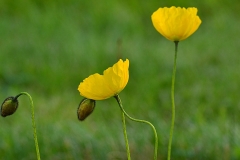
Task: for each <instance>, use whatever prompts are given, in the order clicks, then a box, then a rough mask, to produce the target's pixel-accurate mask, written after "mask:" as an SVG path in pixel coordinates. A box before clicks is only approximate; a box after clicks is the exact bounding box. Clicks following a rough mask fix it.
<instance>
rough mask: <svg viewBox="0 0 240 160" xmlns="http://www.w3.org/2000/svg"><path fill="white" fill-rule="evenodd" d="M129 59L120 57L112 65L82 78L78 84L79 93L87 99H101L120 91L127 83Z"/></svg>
mask: <svg viewBox="0 0 240 160" xmlns="http://www.w3.org/2000/svg"><path fill="white" fill-rule="evenodd" d="M128 67H129V60H128V59H126V61H123V60H122V59H120V60H119V61H118V62H117V63H116V64H114V65H113V66H112V67H109V68H108V69H106V70H105V71H104V72H103V75H100V74H98V73H95V74H93V75H90V76H89V77H88V78H86V79H84V80H83V82H81V83H80V85H79V86H78V90H79V92H80V95H82V96H83V97H86V98H88V99H93V100H103V99H107V98H110V97H112V96H115V95H116V94H118V93H120V92H121V91H122V90H123V89H124V88H125V86H126V85H127V83H128V79H129V71H128Z"/></svg>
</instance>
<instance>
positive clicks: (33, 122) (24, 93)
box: [15, 92, 41, 160]
mask: <svg viewBox="0 0 240 160" xmlns="http://www.w3.org/2000/svg"><path fill="white" fill-rule="evenodd" d="M21 95H26V96H27V97H28V98H29V101H30V103H31V109H32V128H33V137H34V141H35V147H36V153H37V160H41V158H40V152H39V147H38V140H37V130H36V124H35V120H34V105H33V100H32V97H31V96H30V94H28V93H27V92H21V93H20V94H19V95H17V96H16V97H15V98H18V97H19V96H21Z"/></svg>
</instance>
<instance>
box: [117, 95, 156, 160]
mask: <svg viewBox="0 0 240 160" xmlns="http://www.w3.org/2000/svg"><path fill="white" fill-rule="evenodd" d="M114 97H115V99H116V100H117V102H118V104H119V107H120V109H121V110H122V112H123V113H124V115H125V116H127V117H128V118H129V119H130V120H132V121H135V122H141V123H146V124H148V125H150V126H151V128H152V129H153V132H154V136H155V147H154V160H157V150H158V136H157V131H156V129H155V127H154V125H152V123H150V122H148V121H145V120H141V119H135V118H132V117H131V116H129V115H128V114H127V112H126V111H125V110H124V109H123V106H122V102H121V99H120V97H119V95H115V96H114Z"/></svg>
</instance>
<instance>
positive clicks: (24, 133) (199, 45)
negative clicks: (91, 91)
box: [0, 0, 240, 160]
mask: <svg viewBox="0 0 240 160" xmlns="http://www.w3.org/2000/svg"><path fill="white" fill-rule="evenodd" d="M173 5H174V6H181V7H192V6H193V7H197V8H198V15H199V16H200V18H201V19H202V24H201V26H200V27H199V29H198V30H197V31H196V32H195V33H194V34H193V35H192V36H191V37H189V38H188V39H186V40H184V41H182V42H180V43H179V52H178V60H177V75H176V86H175V90H176V91H175V98H176V123H175V130H174V138H173V145H172V147H173V148H172V159H175V160H176V159H177V160H187V159H191V160H203V159H207V160H237V159H240V125H239V124H240V116H239V115H240V100H239V99H240V94H239V93H240V92H239V90H240V85H239V83H240V73H239V69H240V54H239V51H240V45H239V35H240V30H239V26H240V2H239V1H237V0H232V1H224V0H218V1H217V0H202V1H198V2H196V1H191V0H175V1H173V0H170V1H157V0H152V1H144V0H140V1H137V0H115V1H101V2H100V1H99V2H97V1H93V0H88V1H87V0H58V1H56V0H36V1H34V0H13V1H9V0H1V1H0V60H1V63H0V88H1V90H0V97H1V99H2V101H3V100H4V99H5V98H6V97H8V96H15V95H17V94H18V93H20V92H22V91H26V92H28V93H30V94H31V95H32V98H33V100H34V104H35V118H36V125H37V133H38V140H39V147H40V152H41V158H42V159H46V160H76V159H78V160H79V159H80V160H125V159H126V151H125V143H124V138H123V132H122V123H121V112H120V109H119V107H118V105H117V103H116V101H115V100H114V98H111V99H107V100H104V101H97V106H96V108H95V111H94V112H93V113H92V115H91V116H90V117H88V118H87V119H86V120H85V121H84V122H79V121H78V119H77V115H76V110H77V107H78V104H79V102H80V101H81V99H82V98H83V97H81V96H80V95H79V92H78V91H77V87H78V85H79V83H80V82H81V81H82V80H83V79H84V78H86V77H88V76H89V75H90V74H93V73H96V72H98V73H102V72H103V70H105V69H106V68H108V67H110V66H112V65H113V64H114V63H116V62H117V61H118V59H119V58H122V59H124V60H125V59H126V58H128V59H129V60H130V69H129V70H130V79H129V83H128V85H127V87H126V88H125V89H124V90H123V91H122V92H121V93H120V97H121V99H122V101H123V106H124V108H125V110H126V111H127V112H128V113H129V115H131V116H132V117H135V118H140V119H146V120H148V121H150V122H152V123H153V124H154V125H155V126H156V129H157V131H158V136H159V150H158V159H159V160H162V159H166V156H167V144H168V138H169V130H170V123H171V102H170V87H171V74H172V66H173V56H174V43H173V42H171V41H168V40H166V39H165V38H164V37H163V36H161V35H160V34H159V33H158V32H157V31H156V30H155V29H154V28H153V26H152V22H151V18H150V16H151V14H152V13H153V12H154V11H155V10H157V9H158V8H159V7H165V6H167V7H170V6H173ZM19 101H20V105H19V108H18V110H17V112H16V113H15V114H14V115H13V116H9V117H6V118H0V159H4V160H16V159H18V160H32V159H36V154H35V147H34V141H33V132H32V128H31V114H30V103H29V101H28V99H27V97H24V96H22V97H20V98H19ZM127 131H128V137H129V143H130V149H131V156H132V159H133V160H135V159H137V160H149V159H153V149H154V148H153V146H154V135H153V133H152V130H151V128H150V127H149V126H147V125H145V124H138V123H135V122H132V121H129V120H127Z"/></svg>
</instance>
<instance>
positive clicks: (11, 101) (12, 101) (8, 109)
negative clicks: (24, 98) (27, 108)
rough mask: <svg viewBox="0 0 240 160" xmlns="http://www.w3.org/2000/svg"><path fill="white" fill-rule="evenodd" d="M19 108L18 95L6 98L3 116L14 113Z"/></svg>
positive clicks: (2, 110) (3, 104)
mask: <svg viewBox="0 0 240 160" xmlns="http://www.w3.org/2000/svg"><path fill="white" fill-rule="evenodd" d="M17 108H18V100H17V97H8V98H6V99H5V100H4V101H3V103H2V106H1V116H3V117H6V116H10V115H12V114H13V113H14V112H15V111H16V110H17Z"/></svg>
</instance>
